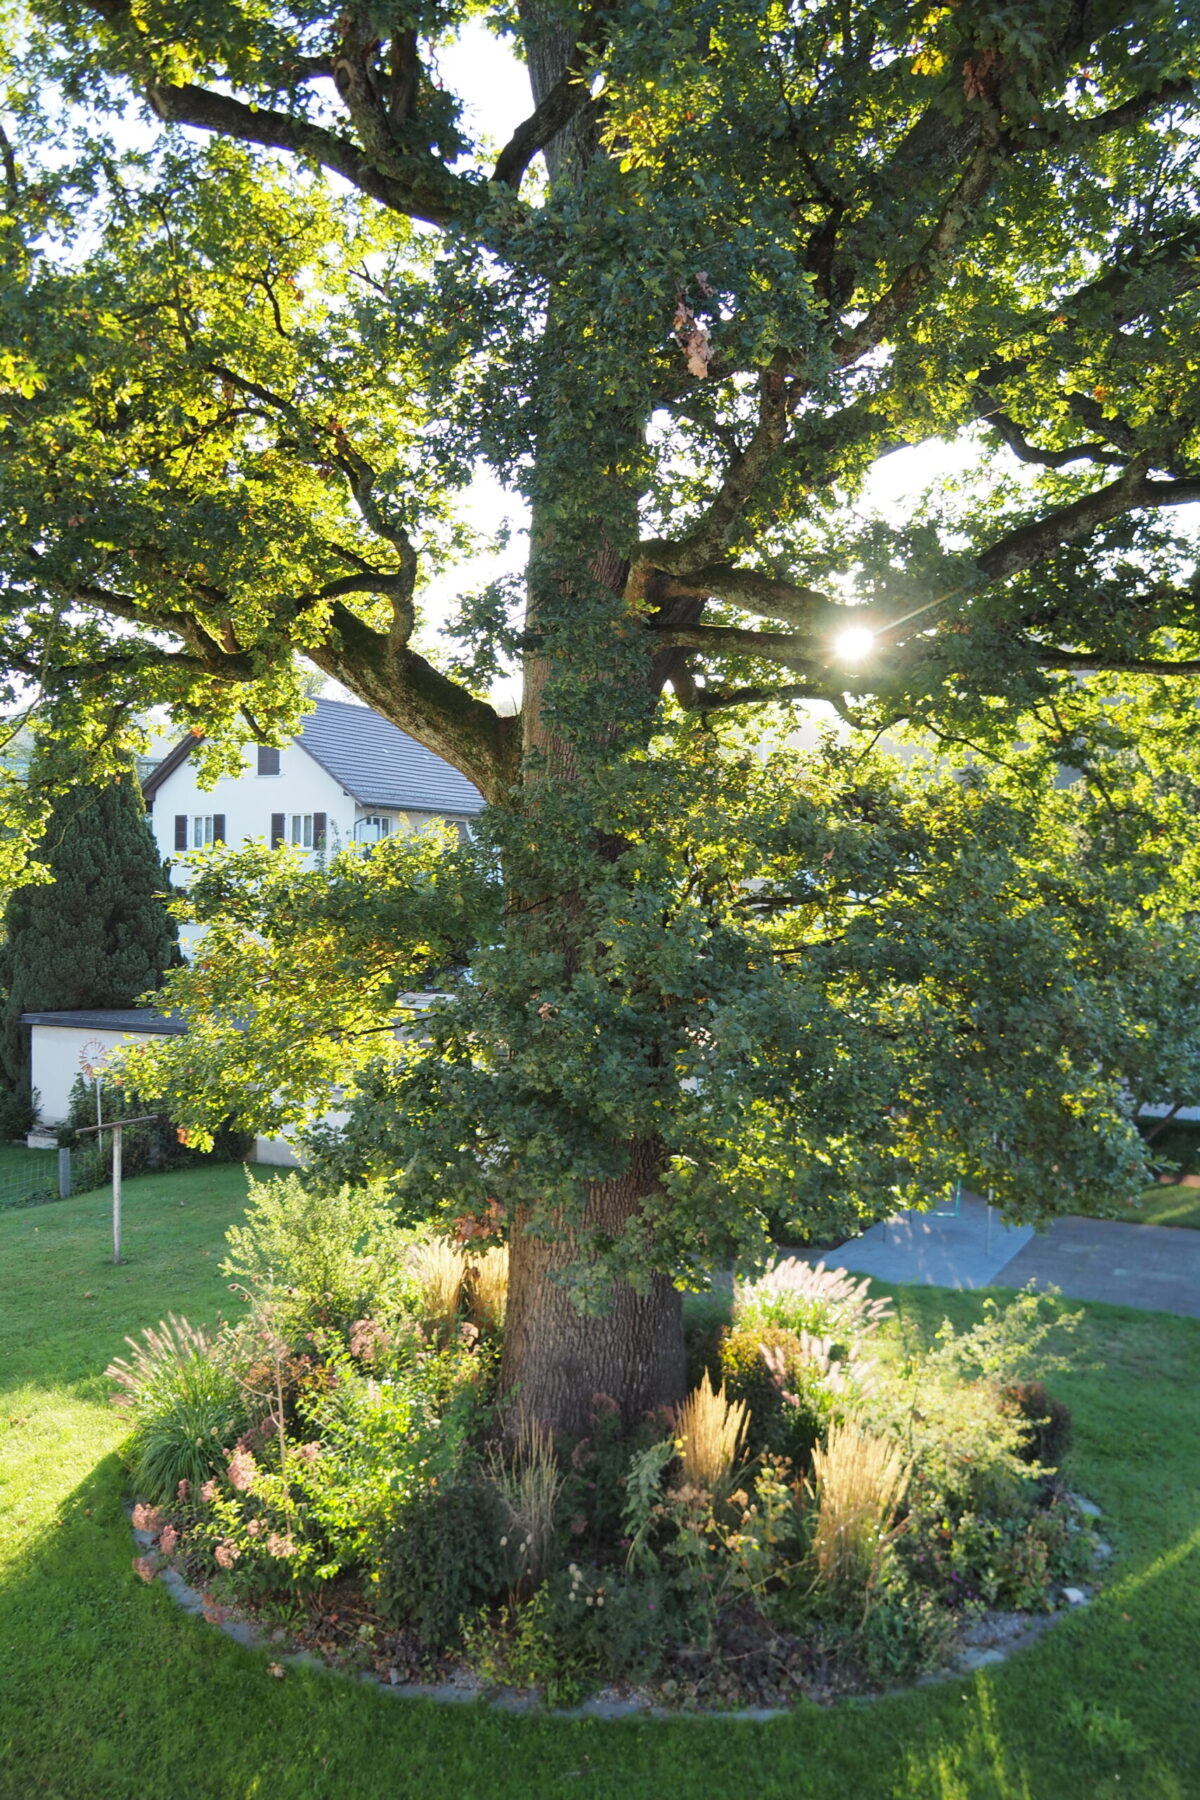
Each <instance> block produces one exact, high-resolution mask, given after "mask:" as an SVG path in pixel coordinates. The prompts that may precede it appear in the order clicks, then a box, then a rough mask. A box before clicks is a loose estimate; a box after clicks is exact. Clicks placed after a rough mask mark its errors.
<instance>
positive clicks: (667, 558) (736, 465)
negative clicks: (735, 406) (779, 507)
mask: <svg viewBox="0 0 1200 1800" xmlns="http://www.w3.org/2000/svg"><path fill="white" fill-rule="evenodd" d="M791 398H792V390H791V389H790V388H789V385H788V383H787V381H786V379H785V378H784V376H782V375H781V374H778V373H776V372H775V371H774V370H771V371H768V372H764V373H763V374H761V375H760V376H759V379H758V424H757V425H756V426H755V429H754V434H753V436H752V437H751V439H750V442H749V443H748V444H747V446H746V448H745V449H744V450H739V451H737V452H736V453H735V454H734V455H733V456H732V457H731V458H730V459H729V462H728V463H727V464H726V466H725V473H724V475H723V476H722V479H721V484H720V486H719V488H718V489H717V492H716V494H715V495H714V497H713V499H712V500H711V502H710V503H709V506H708V508H707V510H706V511H705V513H704V514H703V516H702V517H701V518H700V520H699V521H698V522H697V524H696V525H694V526H693V527H692V529H691V531H689V532H688V534H687V536H686V537H684V538H680V539H678V540H677V541H675V542H671V541H670V540H668V539H661V540H659V541H658V543H657V544H655V545H654V546H653V549H654V557H653V560H654V561H655V562H656V563H657V564H658V566H659V567H660V568H663V569H666V570H667V571H668V572H669V573H670V574H672V575H680V576H690V575H691V574H692V573H693V571H694V570H696V569H698V568H701V567H702V566H703V565H704V564H705V563H708V562H710V561H711V560H712V559H713V558H714V557H716V556H719V555H720V553H721V551H722V550H724V549H725V547H726V545H727V543H728V541H729V539H730V537H731V536H732V535H733V532H734V529H735V528H736V526H737V523H738V520H739V519H740V517H741V514H742V511H743V509H744V507H745V505H746V502H747V501H748V500H749V498H750V496H751V495H752V494H753V492H754V490H755V488H756V487H757V486H758V484H759V482H760V481H761V480H762V478H763V475H764V474H765V473H766V470H767V467H768V465H769V464H770V462H771V459H772V457H773V456H774V455H775V453H776V452H777V451H778V449H779V447H780V445H781V444H782V443H783V441H784V439H785V437H786V436H787V429H788V416H789V407H790V402H791Z"/></svg>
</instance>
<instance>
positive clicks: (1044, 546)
mask: <svg viewBox="0 0 1200 1800" xmlns="http://www.w3.org/2000/svg"><path fill="white" fill-rule="evenodd" d="M1195 500H1200V480H1188V481H1152V480H1150V479H1149V477H1148V476H1147V475H1146V472H1145V469H1144V467H1143V466H1142V465H1140V464H1138V463H1134V464H1132V465H1131V466H1130V467H1129V468H1128V469H1127V470H1126V471H1125V473H1124V474H1123V475H1121V476H1119V477H1118V479H1117V480H1116V481H1114V482H1111V483H1110V484H1109V485H1108V487H1103V488H1099V489H1097V490H1096V492H1095V493H1092V494H1085V495H1084V496H1083V498H1082V499H1080V500H1073V501H1071V503H1070V504H1069V505H1067V506H1060V507H1058V508H1057V509H1056V511H1054V512H1051V513H1046V514H1045V515H1044V516H1043V517H1042V518H1040V519H1034V520H1033V521H1032V522H1031V523H1030V524H1028V525H1021V526H1018V527H1017V529H1016V530H1015V531H1010V532H1009V533H1008V535H1007V536H1006V537H1002V538H1000V539H999V541H998V542H997V543H995V544H993V545H992V546H991V548H990V549H988V550H985V551H983V552H982V554H981V555H979V556H977V557H976V558H975V561H976V564H977V566H978V567H979V569H980V570H981V571H982V572H983V574H984V575H986V576H987V577H988V579H989V580H992V581H1002V580H1004V579H1005V578H1006V577H1007V576H1009V575H1016V574H1019V573H1020V571H1021V570H1022V569H1028V568H1032V567H1033V565H1034V564H1035V563H1039V562H1042V561H1044V559H1045V558H1046V557H1047V556H1052V555H1053V554H1054V552H1055V551H1056V550H1060V549H1062V548H1063V547H1064V545H1067V544H1074V543H1078V542H1079V540H1080V539H1081V538H1086V537H1090V535H1091V533H1092V532H1093V531H1095V530H1096V528H1097V526H1099V525H1103V524H1106V523H1107V521H1108V520H1109V519H1116V518H1120V516H1121V514H1122V513H1127V512H1133V511H1135V510H1136V509H1138V508H1140V507H1154V506H1187V505H1188V504H1190V503H1191V502H1192V501H1195Z"/></svg>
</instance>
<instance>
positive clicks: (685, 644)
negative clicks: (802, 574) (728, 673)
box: [651, 625, 814, 668]
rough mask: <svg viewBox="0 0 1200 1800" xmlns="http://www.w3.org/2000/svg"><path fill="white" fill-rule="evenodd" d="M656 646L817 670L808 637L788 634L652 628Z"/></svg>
mask: <svg viewBox="0 0 1200 1800" xmlns="http://www.w3.org/2000/svg"><path fill="white" fill-rule="evenodd" d="M651 632H652V635H653V640H654V643H655V645H656V646H659V645H672V646H674V647H675V648H676V649H679V650H701V651H705V652H707V653H709V654H711V655H726V656H731V655H736V656H764V657H767V658H769V659H770V660H771V661H773V662H782V663H788V664H790V665H792V666H793V667H796V668H809V667H812V666H814V664H813V658H812V653H811V648H810V646H809V640H808V638H807V637H803V638H801V637H796V636H794V635H793V634H792V633H791V632H786V631H751V630H748V629H746V628H745V627H743V626H740V625H660V626H652V627H651Z"/></svg>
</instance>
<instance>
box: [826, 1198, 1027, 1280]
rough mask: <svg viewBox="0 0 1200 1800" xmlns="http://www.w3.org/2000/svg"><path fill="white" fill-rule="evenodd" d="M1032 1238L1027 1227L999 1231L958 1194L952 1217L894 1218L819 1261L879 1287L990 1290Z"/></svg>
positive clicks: (989, 1213) (988, 1212)
mask: <svg viewBox="0 0 1200 1800" xmlns="http://www.w3.org/2000/svg"><path fill="white" fill-rule="evenodd" d="M1032 1236H1033V1227H1032V1226H1031V1225H1004V1224H1002V1223H1001V1220H1000V1215H999V1213H997V1212H996V1211H995V1210H994V1208H992V1207H990V1206H989V1205H988V1204H987V1202H986V1201H985V1200H980V1199H978V1198H977V1197H976V1196H975V1195H974V1194H964V1195H963V1198H962V1204H961V1206H960V1207H959V1210H958V1212H957V1213H949V1212H947V1213H927V1212H905V1213H899V1214H898V1215H897V1216H896V1218H894V1219H885V1220H884V1221H883V1222H882V1223H881V1224H879V1225H872V1227H871V1229H870V1230H869V1231H864V1233H863V1235H862V1236H861V1237H858V1238H851V1239H850V1240H849V1242H848V1243H845V1244H841V1245H839V1247H838V1248H837V1249H836V1250H831V1251H829V1252H828V1253H827V1254H826V1255H825V1257H824V1258H823V1261H824V1262H825V1264H826V1267H828V1268H832V1269H852V1270H853V1271H854V1273H855V1274H856V1275H871V1276H874V1277H875V1278H877V1279H878V1280H879V1281H898V1282H906V1283H912V1284H915V1285H916V1286H918V1287H948V1288H981V1287H990V1286H991V1285H992V1284H993V1283H994V1282H995V1281H996V1278H997V1276H998V1274H999V1272H1000V1270H1001V1269H1003V1268H1005V1267H1006V1266H1007V1265H1008V1264H1010V1263H1011V1262H1012V1261H1013V1258H1014V1257H1015V1256H1016V1254H1017V1252H1018V1251H1020V1250H1021V1249H1022V1248H1023V1246H1025V1245H1026V1244H1027V1243H1028V1242H1029V1240H1030V1238H1032Z"/></svg>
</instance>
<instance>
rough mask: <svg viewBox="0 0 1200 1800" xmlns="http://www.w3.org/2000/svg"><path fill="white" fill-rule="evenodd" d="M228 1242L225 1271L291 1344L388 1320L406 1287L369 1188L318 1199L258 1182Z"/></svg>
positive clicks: (380, 1203)
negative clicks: (327, 1331)
mask: <svg viewBox="0 0 1200 1800" xmlns="http://www.w3.org/2000/svg"><path fill="white" fill-rule="evenodd" d="M225 1236H226V1241H227V1243H228V1244H229V1255H228V1256H227V1257H226V1259H225V1261H224V1262H223V1263H222V1265H221V1267H222V1271H223V1272H224V1273H225V1274H226V1275H229V1276H231V1277H232V1278H233V1280H234V1281H235V1282H239V1283H241V1284H243V1285H244V1286H246V1287H247V1288H248V1289H250V1291H251V1292H252V1294H253V1295H254V1296H255V1298H256V1299H257V1301H258V1302H259V1304H260V1305H262V1306H266V1307H269V1308H270V1310H271V1312H272V1315H273V1320H274V1324H275V1327H276V1329H277V1330H278V1331H280V1332H281V1333H283V1334H284V1335H285V1336H287V1337H288V1338H289V1339H290V1340H291V1341H292V1342H293V1343H299V1342H300V1341H301V1340H302V1339H304V1338H306V1337H307V1336H308V1335H309V1334H310V1333H312V1332H314V1331H317V1330H320V1329H322V1328H324V1329H331V1330H334V1331H336V1332H338V1333H340V1334H342V1335H347V1334H348V1333H349V1332H350V1330H351V1328H352V1327H353V1325H354V1324H355V1322H356V1321H358V1320H360V1319H364V1318H378V1319H386V1318H387V1317H388V1316H389V1315H390V1314H392V1313H393V1312H394V1311H396V1310H397V1308H398V1307H399V1306H400V1305H401V1303H402V1302H403V1299H404V1297H405V1295H406V1293H407V1291H408V1288H409V1286H410V1283H409V1281H408V1280H407V1278H406V1275H405V1271H404V1267H403V1261H402V1256H401V1247H400V1239H399V1233H398V1231H397V1228H396V1223H395V1220H394V1218H393V1216H392V1213H391V1210H390V1208H389V1206H388V1203H387V1201H386V1199H385V1198H384V1197H383V1195H382V1194H381V1193H380V1192H379V1191H378V1190H376V1189H374V1188H369V1187H362V1188H340V1189H338V1190H337V1191H336V1192H321V1191H319V1190H317V1189H315V1188H314V1187H312V1186H311V1185H306V1184H305V1183H304V1182H303V1181H301V1179H300V1178H299V1177H298V1176H297V1175H287V1176H282V1177H279V1178H277V1179H275V1180H273V1181H262V1182H257V1183H255V1185H254V1186H253V1188H252V1189H251V1200H250V1205H249V1206H248V1207H247V1209H246V1219H245V1223H244V1224H242V1225H235V1226H233V1227H232V1228H231V1229H230V1230H229V1231H228V1232H226V1234H225Z"/></svg>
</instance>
